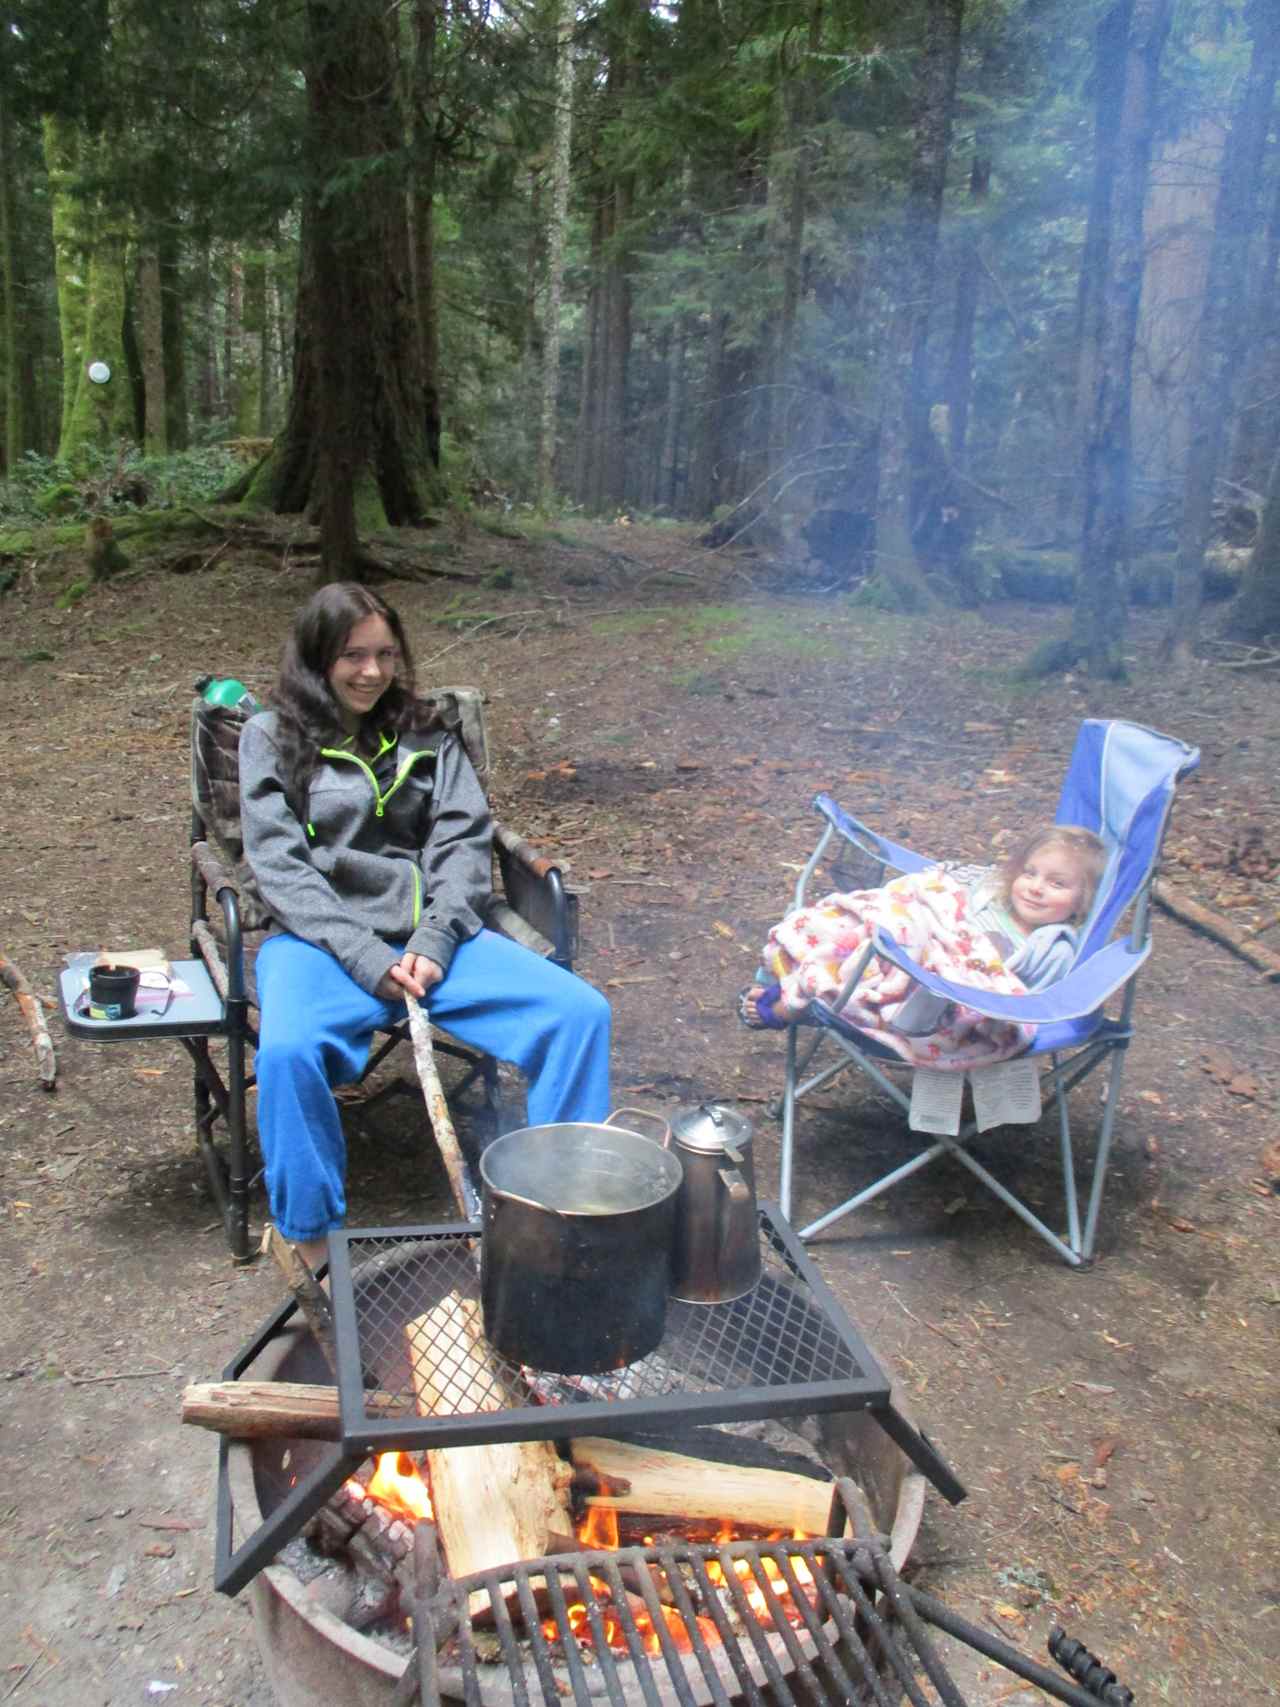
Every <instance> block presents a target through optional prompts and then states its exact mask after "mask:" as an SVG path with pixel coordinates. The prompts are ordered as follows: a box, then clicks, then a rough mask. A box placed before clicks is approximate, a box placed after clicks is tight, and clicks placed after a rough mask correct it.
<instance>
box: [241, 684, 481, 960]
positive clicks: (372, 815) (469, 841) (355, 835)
mask: <svg viewBox="0 0 1280 1707" xmlns="http://www.w3.org/2000/svg"><path fill="white" fill-rule="evenodd" d="M240 809H241V824H242V828H243V832H244V851H245V857H246V858H247V859H248V862H249V865H250V868H251V869H252V871H253V875H254V878H255V880H256V882H257V885H258V889H259V891H260V893H261V895H262V899H263V901H264V902H265V904H266V906H267V909H268V911H269V912H270V914H271V917H272V920H273V928H274V929H276V930H278V931H288V932H289V933H290V934H291V935H293V936H298V937H302V938H303V939H304V940H305V941H307V942H312V943H315V944H316V945H317V946H318V947H320V948H324V949H327V950H328V952H329V953H330V954H332V955H333V956H334V958H335V959H336V960H337V961H339V962H340V963H341V965H342V966H344V967H345V968H346V970H347V971H348V972H349V973H350V974H351V976H352V977H353V978H354V979H355V981H356V983H357V984H359V985H360V986H361V987H362V988H363V989H365V990H368V991H370V992H373V991H374V990H375V989H376V988H377V985H378V983H379V981H380V980H381V979H382V978H383V977H384V976H385V975H386V973H387V972H388V971H389V969H390V968H391V967H392V966H393V965H394V964H395V962H396V961H397V960H398V959H399V958H400V953H401V949H400V948H398V947H393V946H392V945H393V944H402V945H404V947H405V948H407V949H409V950H411V951H412V952H413V953H414V954H423V955H426V956H427V957H428V959H430V960H434V961H435V962H436V963H437V965H439V966H440V967H441V968H442V969H443V970H444V971H446V972H447V971H448V969H449V962H450V960H451V959H452V958H453V951H454V949H455V948H456V947H457V946H458V944H459V943H460V942H465V941H466V940H467V939H468V938H469V937H473V936H475V934H476V932H477V931H478V930H479V929H480V927H481V924H482V922H483V919H482V915H483V912H484V909H485V906H486V904H487V903H488V901H489V899H490V896H491V893H492V879H493V867H492V863H491V856H490V849H491V845H492V840H493V820H492V818H491V817H490V814H489V806H488V802H487V801H486V800H485V797H484V791H483V789H482V788H481V787H480V783H479V780H478V778H477V777H476V773H475V771H474V770H473V769H472V768H471V762H470V760H469V759H468V758H467V755H466V753H465V751H464V750H463V747H462V743H461V742H460V741H459V740H458V738H457V737H456V736H454V735H448V734H444V733H440V734H432V735H428V736H423V735H414V734H409V735H402V736H401V737H400V742H399V748H398V751H397V753H396V770H395V776H394V779H393V780H392V781H390V782H386V781H384V783H383V785H382V786H381V788H380V787H379V785H378V781H377V779H376V777H375V775H374V771H373V767H372V766H371V765H370V764H369V763H367V762H366V761H365V760H362V759H361V758H359V757H357V756H356V755H355V754H354V753H351V752H346V751H343V750H341V749H340V748H337V747H334V748H326V749H324V750H323V752H322V754H321V758H320V762H319V764H318V766H317V768H316V770H315V773H314V775H313V776H312V778H311V785H310V789H309V791H308V797H307V820H306V823H305V824H304V823H300V822H299V820H298V818H297V816H296V814H295V813H294V811H293V810H292V808H291V807H290V805H289V803H288V801H287V799H286V798H285V789H284V779H283V776H282V774H281V762H280V753H279V749H278V747H277V745H276V714H275V713H274V712H273V711H265V712H261V713H259V715H258V716H256V717H251V718H250V719H249V721H248V723H246V724H245V726H244V730H243V732H242V734H241V736H240Z"/></svg>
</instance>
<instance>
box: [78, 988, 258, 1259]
mask: <svg viewBox="0 0 1280 1707" xmlns="http://www.w3.org/2000/svg"><path fill="white" fill-rule="evenodd" d="M170 967H171V971H172V974H173V976H174V977H175V978H178V979H181V980H182V982H183V983H184V984H185V985H186V986H187V987H188V989H189V990H190V991H191V994H190V995H189V996H174V997H173V998H172V999H171V1001H170V1002H169V1005H168V1007H167V1008H166V1009H165V1010H164V1012H163V1013H161V1012H159V1011H148V1010H147V1009H145V1008H144V1009H143V1010H141V1011H140V1012H138V1013H136V1014H135V1015H134V1016H133V1018H132V1019H114V1020H112V1019H90V1017H89V1015H88V1013H86V1012H84V1011H80V1012H77V1004H78V1003H79V1001H80V998H81V996H82V994H83V992H84V988H85V981H86V975H85V972H84V970H83V969H81V968H77V967H74V966H68V967H66V968H65V969H64V970H63V972H62V973H61V975H60V976H59V979H58V996H59V1000H60V1001H61V1004H62V1015H63V1019H64V1020H65V1021H66V1027H67V1030H68V1032H69V1033H70V1034H71V1036H72V1037H81V1038H85V1039H87V1040H88V1041H90V1042H92V1043H138V1042H141V1041H143V1040H144V1039H149V1038H173V1039H175V1040H176V1041H177V1042H178V1043H180V1044H181V1045H182V1047H183V1048H184V1049H185V1050H186V1052H187V1054H188V1055H189V1056H190V1057H191V1060H192V1062H193V1064H194V1066H195V1099H196V1138H197V1141H198V1143H199V1146H200V1155H201V1159H202V1160H203V1162H204V1165H205V1172H206V1173H207V1175H208V1177H209V1186H210V1189H211V1191H212V1192H213V1195H214V1199H215V1200H216V1202H217V1205H218V1209H219V1211H220V1213H221V1215H222V1222H223V1226H224V1228H225V1230H226V1235H227V1243H228V1245H229V1246H230V1248H231V1254H232V1256H233V1257H234V1258H235V1260H236V1261H237V1262H248V1260H249V1182H248V1168H247V1161H246V1154H245V1131H244V1095H243V1091H241V1094H239V1095H234V1094H233V1095H228V1092H227V1088H226V1084H224V1081H223V1079H222V1078H221V1076H220V1075H219V1074H218V1072H217V1071H216V1069H215V1068H214V1065H213V1062H212V1060H211V1059H210V1055H209V1039H210V1038H212V1037H225V1038H226V1040H227V1054H228V1063H227V1064H228V1074H227V1082H228V1083H230V1084H231V1085H237V1084H238V1085H243V1083H244V1063H245V1039H246V1035H247V1032H246V1016H245V1002H244V998H243V997H242V996H241V997H240V998H239V999H237V998H236V997H235V996H234V995H233V994H232V993H231V992H227V993H226V994H223V993H222V992H221V991H219V989H218V988H217V986H216V985H215V984H214V981H213V979H212V978H211V977H210V976H209V971H208V968H207V967H206V966H205V964H204V962H203V961H202V960H174V961H172V962H171V963H170ZM215 1105H216V1112H217V1113H219V1114H221V1115H222V1117H223V1119H224V1120H225V1121H226V1123H227V1156H226V1158H225V1160H224V1158H223V1157H222V1156H221V1155H220V1154H219V1152H218V1149H217V1147H216V1146H215V1145H214V1143H213V1139H212V1136H211V1128H212V1124H213V1115H214V1112H215Z"/></svg>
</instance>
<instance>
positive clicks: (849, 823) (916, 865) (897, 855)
mask: <svg viewBox="0 0 1280 1707" xmlns="http://www.w3.org/2000/svg"><path fill="white" fill-rule="evenodd" d="M813 809H814V811H815V812H818V813H820V814H821V815H822V817H824V818H825V819H826V820H827V822H828V824H830V825H831V828H832V829H833V830H834V831H835V832H836V834H837V835H839V836H843V837H844V839H845V841H846V842H852V843H853V845H854V846H855V847H857V848H861V849H862V851H863V853H865V854H869V855H870V856H871V858H872V859H878V860H880V861H881V862H882V863H883V864H884V865H890V866H892V867H893V869H894V870H895V871H927V870H928V869H929V867H930V866H933V865H937V863H938V862H937V860H936V859H929V858H928V857H927V856H926V855H924V854H918V853H916V852H915V851H914V849H912V848H904V847H902V846H901V845H900V844H899V843H898V842H891V841H890V840H889V839H888V837H887V836H880V835H877V834H876V832H875V831H874V830H872V829H870V828H868V826H867V825H866V824H864V823H862V822H861V821H860V820H859V819H857V818H855V817H853V815H852V814H851V813H849V812H846V811H845V810H844V808H843V806H839V805H837V803H836V802H835V801H834V800H833V799H832V798H831V796H830V795H829V794H817V795H815V796H814V799H813Z"/></svg>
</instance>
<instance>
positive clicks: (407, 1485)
mask: <svg viewBox="0 0 1280 1707" xmlns="http://www.w3.org/2000/svg"><path fill="white" fill-rule="evenodd" d="M345 1485H346V1487H347V1489H348V1491H349V1492H351V1493H353V1494H354V1495H355V1497H356V1498H357V1499H366V1498H367V1499H373V1500H378V1501H379V1502H380V1503H381V1504H382V1505H384V1506H386V1507H387V1509H388V1510H389V1511H393V1512H395V1514H396V1515H397V1517H406V1518H408V1519H409V1520H410V1521H411V1522H413V1523H416V1522H417V1521H418V1519H419V1518H420V1517H425V1518H426V1519H427V1521H428V1522H429V1523H431V1522H434V1521H435V1515H436V1514H435V1512H434V1511H433V1510H432V1509H431V1495H430V1494H429V1493H428V1492H427V1484H426V1483H425V1482H424V1481H423V1479H422V1477H421V1476H420V1475H419V1474H418V1471H417V1467H416V1465H415V1464H414V1462H413V1459H412V1458H410V1456H409V1454H408V1453H407V1452H383V1453H381V1454H380V1455H379V1457H378V1461H377V1463H376V1464H375V1466H374V1471H373V1475H372V1476H371V1477H370V1478H369V1482H368V1485H367V1486H365V1485H364V1484H362V1483H360V1482H358V1481H356V1479H355V1477H354V1476H352V1477H351V1478H350V1479H349V1480H348V1481H347V1483H346V1484H345Z"/></svg>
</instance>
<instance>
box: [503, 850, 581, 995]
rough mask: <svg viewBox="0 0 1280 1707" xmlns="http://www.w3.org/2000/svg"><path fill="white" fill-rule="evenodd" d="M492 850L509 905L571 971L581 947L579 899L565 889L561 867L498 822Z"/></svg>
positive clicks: (556, 960) (559, 964) (560, 964)
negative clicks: (543, 938)
mask: <svg viewBox="0 0 1280 1707" xmlns="http://www.w3.org/2000/svg"><path fill="white" fill-rule="evenodd" d="M493 847H494V852H495V853H496V854H497V856H498V870H499V871H500V872H501V874H502V888H503V893H504V894H505V896H506V899H507V901H508V903H509V905H510V906H511V907H512V908H513V910H514V911H515V912H516V913H518V914H519V915H520V917H521V918H522V919H523V920H524V921H525V922H526V923H527V924H530V925H532V926H533V928H534V930H535V931H537V932H538V933H539V934H540V935H541V936H543V937H545V938H546V940H547V941H548V942H549V943H550V944H551V945H552V956H551V957H552V959H553V960H554V961H555V962H556V964H557V965H558V966H564V967H567V968H571V967H572V965H573V957H574V954H575V953H576V951H577V946H578V942H577V938H578V898H577V896H576V895H572V894H570V893H569V891H568V889H566V887H565V882H564V876H563V874H562V872H561V870H560V867H559V866H558V865H557V864H556V863H555V861H554V860H550V859H547V858H546V856H545V855H543V854H540V853H539V852H538V850H537V848H535V847H534V846H533V844H532V842H527V841H525V839H524V838H523V836H518V835H517V834H516V833H515V831H514V830H509V829H508V828H507V827H506V825H505V824H500V823H497V822H496V821H495V823H494V826H493Z"/></svg>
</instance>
